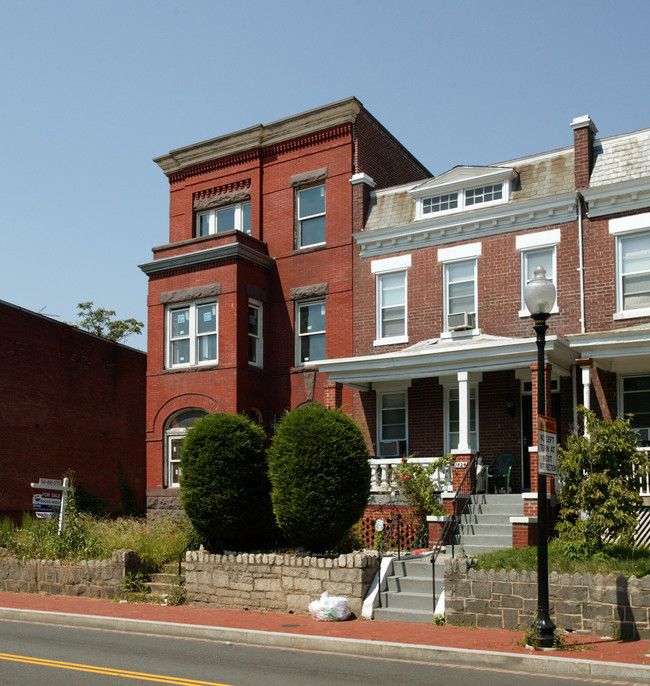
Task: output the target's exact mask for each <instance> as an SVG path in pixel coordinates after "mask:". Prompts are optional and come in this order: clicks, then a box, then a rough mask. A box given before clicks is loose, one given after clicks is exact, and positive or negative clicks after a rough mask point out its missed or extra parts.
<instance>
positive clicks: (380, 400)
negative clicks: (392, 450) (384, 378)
mask: <svg viewBox="0 0 650 686" xmlns="http://www.w3.org/2000/svg"><path fill="white" fill-rule="evenodd" d="M376 395H377V450H376V453H377V457H379V458H381V444H382V443H384V442H386V441H388V442H391V441H403V442H404V444H405V448H404V450H402V451H400V453H401V454H400V457H402V454H403V455H408V441H409V404H408V403H409V400H408V398H409V395H408V389H407V388H404V386H403V385H400V387H399V388H388V387H387V388H385V389H383V390H377V392H376ZM389 395H402V396H403V397H404V405H403V407H404V435H403V436H400V437H394V436H393V437H385V436H384V422H383V413H384V406H383V405H384V398H385V397H386V396H389Z"/></svg>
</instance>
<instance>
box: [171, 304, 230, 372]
mask: <svg viewBox="0 0 650 686" xmlns="http://www.w3.org/2000/svg"><path fill="white" fill-rule="evenodd" d="M217 311H218V308H217V303H216V302H207V303H190V304H187V305H175V306H174V307H170V308H169V309H168V310H167V367H190V366H194V365H202V364H215V363H216V362H217Z"/></svg>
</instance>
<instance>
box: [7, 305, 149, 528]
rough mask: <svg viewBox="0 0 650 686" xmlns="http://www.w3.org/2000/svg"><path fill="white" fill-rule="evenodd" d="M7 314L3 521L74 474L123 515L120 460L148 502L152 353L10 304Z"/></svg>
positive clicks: (141, 501)
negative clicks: (46, 483)
mask: <svg viewBox="0 0 650 686" xmlns="http://www.w3.org/2000/svg"><path fill="white" fill-rule="evenodd" d="M0 317H1V318H2V332H3V336H2V344H3V367H2V373H0V406H1V408H2V426H3V435H2V441H0V444H1V445H2V448H1V449H0V451H1V452H0V456H1V459H0V464H2V469H1V470H0V515H9V514H11V515H17V514H19V513H20V512H23V511H28V510H31V503H32V495H33V494H34V493H35V492H36V491H35V490H34V489H32V488H30V483H31V482H33V481H34V482H35V481H38V480H39V478H40V477H44V478H54V479H60V478H62V477H63V476H64V475H65V473H66V472H67V471H68V470H74V478H75V481H76V482H77V483H78V484H79V485H81V486H83V488H85V489H86V490H88V491H90V492H91V493H93V494H94V495H96V496H99V497H100V498H103V499H105V500H107V501H108V502H109V504H110V506H111V508H113V509H114V511H116V512H120V511H121V509H122V503H121V499H120V482H119V466H120V464H121V465H122V468H123V469H124V473H125V476H126V478H127V480H128V482H129V484H130V485H131V487H132V489H133V491H134V492H135V494H136V496H137V498H138V503H139V505H140V506H143V505H144V487H145V443H144V431H145V371H146V355H145V354H144V353H142V352H139V351H137V350H133V349H131V348H127V347H125V346H123V345H119V344H117V343H111V342H109V341H105V340H102V339H100V338H98V337H96V336H92V335H90V334H87V333H85V332H82V331H80V330H78V329H75V328H74V327H72V326H68V325H66V324H63V323H61V322H55V321H53V320H51V319H48V318H47V317H42V316H40V315H37V314H34V313H32V312H28V311H26V310H22V309H20V308H17V307H14V306H11V305H9V304H7V303H1V302H0Z"/></svg>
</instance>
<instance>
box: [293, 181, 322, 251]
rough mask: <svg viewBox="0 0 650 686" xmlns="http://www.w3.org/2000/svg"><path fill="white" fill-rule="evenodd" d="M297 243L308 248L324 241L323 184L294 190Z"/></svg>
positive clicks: (300, 246)
mask: <svg viewBox="0 0 650 686" xmlns="http://www.w3.org/2000/svg"><path fill="white" fill-rule="evenodd" d="M296 204H297V209H296V214H297V223H298V226H297V244H298V247H299V248H309V247H312V246H315V245H324V243H325V185H324V184H322V185H320V186H311V187H309V188H301V189H298V190H297V191H296Z"/></svg>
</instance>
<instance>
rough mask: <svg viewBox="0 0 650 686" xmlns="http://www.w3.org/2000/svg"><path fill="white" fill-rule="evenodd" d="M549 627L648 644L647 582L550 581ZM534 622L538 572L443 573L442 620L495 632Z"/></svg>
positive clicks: (454, 569)
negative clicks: (644, 640) (637, 639)
mask: <svg viewBox="0 0 650 686" xmlns="http://www.w3.org/2000/svg"><path fill="white" fill-rule="evenodd" d="M549 605H550V614H551V619H552V620H553V622H554V623H555V624H556V625H557V626H558V627H559V628H562V629H568V630H572V631H576V632H580V633H587V634H592V635H596V636H612V635H621V636H635V635H639V636H641V637H642V638H650V576H645V577H643V578H642V579H637V578H636V577H634V576H632V577H629V578H627V577H625V576H623V575H620V576H618V577H615V576H613V575H612V574H609V575H607V576H603V575H602V574H595V575H591V574H574V575H570V574H564V575H559V574H557V572H552V573H551V574H550V575H549ZM536 616H537V572H520V573H518V572H515V571H514V570H512V571H510V572H507V571H506V570H505V569H502V570H501V571H499V572H496V571H495V570H490V571H484V570H480V571H476V570H475V569H472V568H471V567H469V565H468V564H467V562H466V561H465V560H452V561H451V563H450V564H448V566H447V567H446V569H445V619H446V620H447V622H449V623H450V624H471V625H473V626H478V627H488V628H495V629H524V628H525V627H528V626H530V625H531V623H532V621H533V620H534V618H535V617H536Z"/></svg>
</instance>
